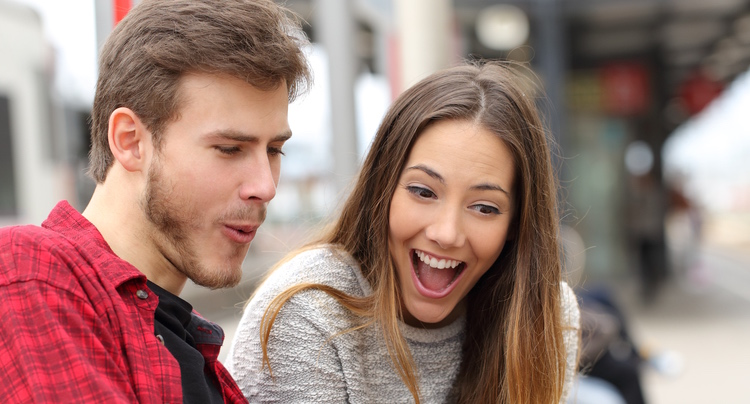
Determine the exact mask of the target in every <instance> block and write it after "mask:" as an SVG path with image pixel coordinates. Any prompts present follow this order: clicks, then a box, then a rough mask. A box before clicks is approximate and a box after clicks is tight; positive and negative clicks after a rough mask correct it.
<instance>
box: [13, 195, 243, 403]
mask: <svg viewBox="0 0 750 404" xmlns="http://www.w3.org/2000/svg"><path fill="white" fill-rule="evenodd" d="M157 304H158V298H157V296H156V295H155V294H154V293H152V292H151V291H150V290H149V289H148V287H147V286H146V277H145V276H144V275H143V274H142V273H141V272H140V271H138V270H137V269H136V268H135V267H133V266H132V265H130V264H129V263H127V262H125V261H123V260H121V259H120V258H118V257H117V256H116V255H115V254H114V253H113V252H112V250H111V249H110V248H109V246H108V245H107V243H106V242H105V241H104V239H103V238H102V236H101V234H100V233H99V232H98V231H97V229H96V228H95V227H94V226H93V225H92V224H91V223H90V222H89V221H87V220H86V219H85V218H84V217H83V216H81V215H80V214H79V213H78V212H77V211H76V210H75V209H73V208H72V207H71V206H70V205H69V204H68V203H67V202H64V201H63V202H60V203H59V204H58V205H57V206H56V207H55V208H54V209H53V210H52V212H51V213H50V215H49V217H48V218H47V220H45V222H44V223H42V227H38V226H14V227H6V228H3V229H0V397H3V402H4V403H8V402H10V403H29V402H39V403H41V402H44V403H47V402H59V403H84V402H85V403H91V402H106V403H135V402H138V403H181V402H182V385H181V380H180V368H179V365H178V363H177V361H176V360H175V358H174V357H173V356H172V355H171V354H170V353H169V351H168V350H167V349H166V348H165V347H164V346H163V345H162V344H161V343H160V342H159V340H158V339H157V338H156V337H155V336H154V311H155V310H156V306H157ZM220 348H221V344H220V343H218V344H200V345H199V346H198V349H199V350H200V351H201V353H202V354H203V355H204V357H205V358H206V366H207V371H209V372H212V373H213V374H214V375H215V377H216V380H218V382H219V384H220V387H221V390H222V392H223V394H224V400H225V402H227V403H245V402H247V400H246V399H245V398H244V397H243V396H242V393H241V392H240V390H239V388H238V387H237V385H236V383H235V382H234V380H233V379H232V377H231V376H230V375H229V373H228V372H227V371H226V369H225V368H224V367H223V366H222V364H221V363H219V361H218V360H217V358H218V354H219V350H220Z"/></svg>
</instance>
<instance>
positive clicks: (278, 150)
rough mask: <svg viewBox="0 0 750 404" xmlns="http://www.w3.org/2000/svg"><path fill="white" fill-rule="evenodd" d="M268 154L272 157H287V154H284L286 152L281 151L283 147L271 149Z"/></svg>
mask: <svg viewBox="0 0 750 404" xmlns="http://www.w3.org/2000/svg"><path fill="white" fill-rule="evenodd" d="M268 154H270V155H271V156H278V155H281V156H286V154H284V151H283V150H281V147H269V148H268Z"/></svg>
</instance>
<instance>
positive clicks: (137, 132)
mask: <svg viewBox="0 0 750 404" xmlns="http://www.w3.org/2000/svg"><path fill="white" fill-rule="evenodd" d="M107 138H108V140H109V150H110V151H111V152H112V155H113V156H114V158H115V160H117V161H118V162H119V163H120V165H121V166H122V167H123V168H125V170H127V171H139V170H142V169H144V168H145V167H146V161H145V160H146V159H145V151H146V147H147V143H150V138H149V134H148V133H147V131H146V130H145V127H144V125H143V124H142V123H141V120H140V119H139V118H138V115H136V114H135V112H133V111H132V110H131V109H130V108H125V107H120V108H117V109H115V110H114V111H112V114H110V115H109V130H108V131H107Z"/></svg>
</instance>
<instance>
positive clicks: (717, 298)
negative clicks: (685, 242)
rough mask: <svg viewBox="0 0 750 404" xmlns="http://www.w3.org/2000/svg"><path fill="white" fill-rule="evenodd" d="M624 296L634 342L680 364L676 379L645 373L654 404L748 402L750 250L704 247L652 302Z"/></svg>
mask: <svg viewBox="0 0 750 404" xmlns="http://www.w3.org/2000/svg"><path fill="white" fill-rule="evenodd" d="M622 292H625V293H624V294H625V296H623V293H621V296H622V297H621V302H622V303H623V305H624V309H625V312H626V313H627V315H628V318H629V319H630V321H631V324H630V326H631V328H632V330H633V334H634V338H635V339H636V341H637V342H638V343H639V344H640V345H641V347H642V348H644V349H647V350H649V351H651V352H654V353H658V352H660V351H662V352H663V351H669V352H672V353H674V354H675V355H673V356H672V358H673V359H676V360H675V361H674V362H677V363H676V364H681V366H678V367H677V368H678V369H679V368H681V371H679V372H676V373H675V374H663V373H659V372H656V371H654V370H653V369H650V368H646V369H645V371H644V374H643V376H644V379H643V382H644V389H645V395H646V398H647V400H648V403H651V404H705V403H721V404H735V403H737V404H747V403H750V388H749V387H750V386H749V385H746V384H745V383H748V382H750V249H728V248H725V247H720V246H703V247H701V248H700V250H699V254H698V259H697V261H696V263H695V264H694V265H693V266H691V267H690V268H689V269H688V270H687V271H685V272H684V273H682V274H677V275H675V276H673V278H672V279H670V281H669V283H668V284H666V285H665V287H664V288H663V289H662V290H661V291H660V294H659V295H658V296H657V298H656V299H655V300H654V301H653V302H651V303H650V304H645V303H643V302H640V301H638V299H635V298H633V296H636V294H635V293H628V292H627V291H626V290H625V291H622ZM628 296H629V297H630V298H628Z"/></svg>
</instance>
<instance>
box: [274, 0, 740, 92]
mask: <svg viewBox="0 0 750 404" xmlns="http://www.w3.org/2000/svg"><path fill="white" fill-rule="evenodd" d="M396 1H403V0H357V1H355V2H354V3H355V4H357V5H359V7H354V8H355V10H363V9H367V10H370V11H371V10H376V11H380V12H381V14H382V15H381V16H380V18H386V19H387V18H390V16H389V15H388V13H392V9H393V3H395V2H396ZM407 1H408V0H407ZM315 3H316V0H291V1H289V2H287V4H288V5H290V6H291V7H292V8H296V9H298V10H304V11H303V14H304V12H307V13H310V12H314V9H315ZM452 3H453V7H454V9H455V16H456V20H457V21H458V23H459V25H460V26H459V30H460V32H461V33H462V34H463V35H464V36H465V38H464V42H465V44H466V47H467V51H468V53H470V54H474V55H482V56H485V57H498V56H502V54H500V53H499V52H497V51H493V50H492V49H489V48H487V47H485V46H483V45H482V43H481V42H480V41H479V40H478V38H477V35H476V29H475V28H476V26H475V25H476V22H477V20H478V18H479V16H480V15H481V14H482V12H483V11H484V10H486V9H487V7H490V6H493V5H497V4H510V5H514V6H516V7H518V8H519V9H521V10H524V11H525V12H526V14H527V15H528V17H529V22H530V27H531V36H530V39H529V43H528V45H529V46H530V48H531V49H533V50H534V51H535V52H538V48H540V47H541V43H540V42H539V39H540V38H539V32H540V31H541V30H543V29H544V27H545V24H547V21H548V20H544V19H543V18H541V17H542V15H543V14H544V13H545V10H547V9H554V13H555V16H554V17H555V18H557V20H558V21H559V28H558V29H559V33H558V35H559V36H560V38H559V40H560V41H559V42H558V43H560V44H562V47H563V48H564V49H561V50H560V51H561V52H562V53H561V54H562V55H563V57H564V58H565V60H564V61H561V63H563V64H564V67H565V69H567V70H575V69H584V68H587V67H592V66H597V65H601V64H603V63H607V62H609V61H623V60H647V61H648V62H649V63H650V68H651V69H656V70H658V74H656V75H654V76H652V78H651V80H652V85H654V86H655V88H654V91H656V92H657V93H659V94H660V96H662V97H663V98H664V99H669V98H671V97H674V96H677V95H679V93H680V92H681V91H684V86H685V83H687V82H689V81H690V80H691V79H693V78H694V75H695V74H696V72H701V73H702V74H703V78H705V79H708V80H710V81H714V82H715V83H718V84H720V85H726V84H728V83H730V82H731V81H732V80H733V79H734V78H735V77H736V76H737V75H738V74H740V73H742V72H744V71H745V70H747V69H748V66H749V65H750V0H506V1H497V0H453V2H452ZM544 18H548V16H547V17H544ZM313 29H314V27H313ZM537 57H539V58H543V57H544V56H543V55H537Z"/></svg>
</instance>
